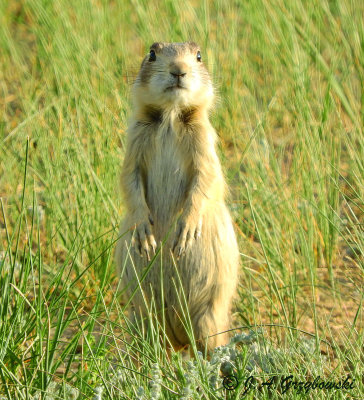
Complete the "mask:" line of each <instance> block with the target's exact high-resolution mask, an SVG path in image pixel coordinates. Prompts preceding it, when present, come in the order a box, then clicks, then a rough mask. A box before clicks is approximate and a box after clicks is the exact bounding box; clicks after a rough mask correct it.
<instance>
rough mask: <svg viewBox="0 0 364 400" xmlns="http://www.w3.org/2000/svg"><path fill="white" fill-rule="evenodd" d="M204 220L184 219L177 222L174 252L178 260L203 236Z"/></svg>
mask: <svg viewBox="0 0 364 400" xmlns="http://www.w3.org/2000/svg"><path fill="white" fill-rule="evenodd" d="M201 229H202V218H201V217H199V218H197V220H196V219H192V218H184V217H181V219H180V220H179V221H178V222H177V229H176V236H175V239H174V242H173V247H172V251H173V252H174V254H175V255H176V256H177V259H178V258H179V257H180V256H181V255H182V254H183V253H184V252H185V251H186V249H188V248H189V247H190V246H191V245H192V243H193V241H194V240H196V239H198V238H199V237H200V236H201Z"/></svg>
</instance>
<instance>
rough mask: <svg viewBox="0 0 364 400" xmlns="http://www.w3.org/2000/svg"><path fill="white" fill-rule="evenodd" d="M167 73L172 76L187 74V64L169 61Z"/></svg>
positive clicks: (181, 76) (180, 76)
mask: <svg viewBox="0 0 364 400" xmlns="http://www.w3.org/2000/svg"><path fill="white" fill-rule="evenodd" d="M169 73H170V74H171V75H173V76H174V77H178V78H183V77H184V76H185V75H186V74H187V65H186V64H185V63H183V62H175V63H171V64H170V67H169Z"/></svg>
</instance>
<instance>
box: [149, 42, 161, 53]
mask: <svg viewBox="0 0 364 400" xmlns="http://www.w3.org/2000/svg"><path fill="white" fill-rule="evenodd" d="M162 49H163V43H162V42H155V43H153V44H152V45H151V46H150V50H155V51H160V50H162Z"/></svg>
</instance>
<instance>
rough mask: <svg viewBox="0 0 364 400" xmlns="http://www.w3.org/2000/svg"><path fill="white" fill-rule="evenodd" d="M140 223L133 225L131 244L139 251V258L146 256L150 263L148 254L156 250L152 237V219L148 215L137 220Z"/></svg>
mask: <svg viewBox="0 0 364 400" xmlns="http://www.w3.org/2000/svg"><path fill="white" fill-rule="evenodd" d="M139 221H140V222H138V223H136V224H135V227H134V233H133V236H132V240H131V244H132V246H134V248H136V249H137V250H138V251H139V254H140V256H141V257H143V256H144V255H146V256H147V260H148V261H150V254H151V253H152V252H153V254H155V250H156V248H157V243H156V241H155V239H154V235H153V229H152V225H153V219H152V217H151V216H150V215H149V216H148V217H147V218H143V219H139Z"/></svg>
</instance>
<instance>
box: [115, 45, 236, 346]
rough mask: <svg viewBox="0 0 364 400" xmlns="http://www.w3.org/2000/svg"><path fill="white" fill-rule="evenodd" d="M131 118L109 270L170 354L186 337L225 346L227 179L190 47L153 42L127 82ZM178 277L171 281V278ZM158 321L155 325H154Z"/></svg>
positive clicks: (206, 81) (231, 275)
mask: <svg viewBox="0 0 364 400" xmlns="http://www.w3.org/2000/svg"><path fill="white" fill-rule="evenodd" d="M132 98H133V115H132V117H131V121H130V124H129V128H128V136H127V147H126V152H125V159H124V163H123V168H122V174H121V185H122V191H123V195H124V199H125V205H126V211H127V212H126V216H125V218H124V220H123V221H122V223H121V227H120V234H121V235H123V236H122V237H121V238H120V240H119V241H118V245H117V249H116V263H117V266H118V271H119V273H120V274H121V279H122V283H123V286H124V287H125V288H126V292H125V294H126V298H128V297H129V296H130V295H131V294H132V293H133V291H134V289H135V288H136V287H137V286H138V281H137V279H136V275H138V278H139V279H141V277H142V275H143V271H145V268H146V267H147V266H148V264H149V260H151V259H152V257H154V255H155V252H156V250H157V249H160V246H161V242H162V241H163V243H164V244H163V246H162V248H161V249H160V250H161V251H160V252H157V256H156V257H155V260H154V264H153V265H152V266H151V268H150V270H149V271H148V273H147V275H146V276H145V278H144V280H143V281H142V283H141V288H142V290H137V292H136V293H135V295H134V297H133V299H132V305H133V307H134V311H135V312H136V313H140V314H141V315H142V316H143V315H144V316H147V308H148V305H150V304H151V303H152V302H153V304H154V306H155V309H156V310H157V312H158V313H160V314H159V315H160V319H161V320H162V319H163V323H164V324H165V332H166V334H167V336H168V338H169V340H170V342H171V343H172V345H173V347H174V348H175V349H179V348H181V347H184V346H185V345H187V344H189V339H188V335H187V333H186V331H185V328H184V327H183V324H184V323H185V320H184V316H185V315H186V311H187V310H186V307H187V308H188V312H189V315H190V321H191V324H192V328H193V333H194V337H195V339H196V343H197V345H198V347H199V348H201V349H204V348H205V345H206V339H207V337H208V336H211V335H215V336H212V337H211V338H209V339H208V342H207V347H208V349H209V350H212V349H213V348H215V347H217V346H219V345H222V344H224V343H226V341H227V339H228V337H227V334H226V333H223V334H218V333H220V332H223V331H225V330H227V329H228V325H229V313H230V307H231V302H232V298H233V296H234V295H235V293H236V286H237V276H238V266H239V252H238V246H237V242H236V237H235V233H234V229H233V224H232V221H231V217H230V214H229V212H228V209H227V207H226V205H225V181H224V177H223V174H222V170H221V165H220V162H219V159H218V157H217V154H216V150H215V142H216V133H215V131H214V129H213V127H212V126H211V124H210V121H209V116H208V112H209V109H210V108H211V106H212V103H213V98H214V89H213V85H212V82H211V79H210V76H209V73H208V71H207V69H206V67H205V66H204V64H203V62H202V55H201V50H200V48H199V47H198V46H197V45H196V44H195V43H193V42H185V43H154V44H153V45H152V46H151V47H150V51H149V53H148V54H147V55H146V56H145V58H144V60H143V62H142V65H141V69H140V72H139V74H138V76H137V78H136V81H135V83H134V85H133V92H132ZM178 276H179V277H178ZM182 289H183V291H184V296H183V294H182ZM162 316H163V318H162Z"/></svg>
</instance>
